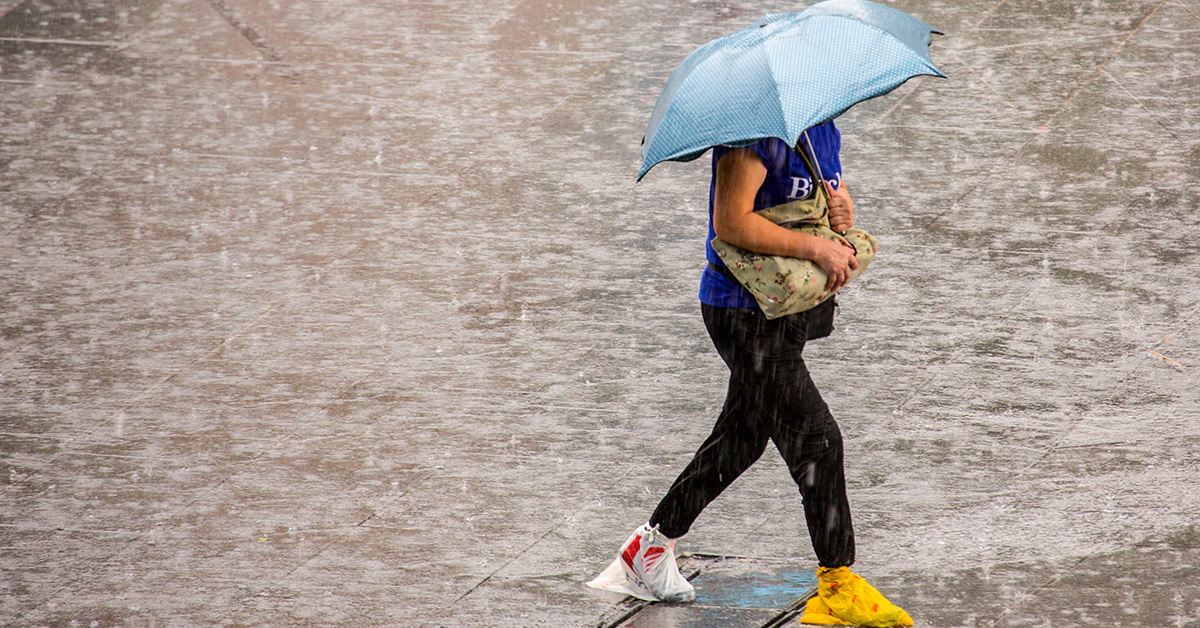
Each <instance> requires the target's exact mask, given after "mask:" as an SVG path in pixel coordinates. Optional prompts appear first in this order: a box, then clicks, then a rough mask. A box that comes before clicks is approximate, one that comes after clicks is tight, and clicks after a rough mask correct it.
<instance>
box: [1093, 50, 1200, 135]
mask: <svg viewBox="0 0 1200 628" xmlns="http://www.w3.org/2000/svg"><path fill="white" fill-rule="evenodd" d="M1100 72H1101V73H1103V74H1104V76H1107V77H1108V80H1110V81H1112V82H1113V84H1115V85H1116V86H1117V87H1120V88H1121V91H1123V92H1125V95H1126V96H1129V98H1131V99H1132V100H1133V102H1135V103H1137V105H1138V106H1139V107H1141V108H1142V111H1145V112H1146V113H1147V114H1148V115H1149V116H1150V117H1151V118H1152V119H1153V120H1154V121H1155V122H1157V123H1158V126H1161V127H1162V128H1163V130H1164V131H1166V132H1167V134H1168V135H1170V136H1171V138H1172V139H1174V140H1175V141H1176V142H1178V143H1179V145H1180V146H1181V147H1183V148H1188V145H1187V144H1186V143H1185V142H1184V141H1183V140H1181V139H1179V136H1178V135H1175V132H1174V131H1172V130H1171V129H1170V128H1169V127H1167V125H1166V124H1164V123H1163V121H1162V119H1161V118H1159V117H1158V116H1156V115H1154V112H1153V111H1150V108H1149V107H1147V106H1146V105H1145V103H1143V102H1142V101H1141V99H1140V98H1138V97H1137V96H1134V95H1133V92H1131V91H1129V89H1128V88H1127V87H1125V85H1123V84H1122V83H1121V82H1120V81H1118V80H1117V79H1116V77H1114V76H1113V75H1112V74H1110V73H1109V71H1108V70H1106V69H1104V68H1100Z"/></svg>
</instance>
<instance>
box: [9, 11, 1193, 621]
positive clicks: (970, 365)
mask: <svg viewBox="0 0 1200 628" xmlns="http://www.w3.org/2000/svg"><path fill="white" fill-rule="evenodd" d="M801 6H802V5H797V4H790V3H784V2H777V1H768V2H749V1H744V0H734V1H729V2H723V1H710V0H698V1H686V0H685V1H678V0H648V1H645V0H643V1H638V2H633V1H628V0H625V1H622V0H592V1H589V2H576V1H566V2H552V1H549V0H521V1H518V0H506V1H503V2H491V1H488V2H484V1H479V0H467V1H462V2H405V1H402V2H400V3H395V2H382V1H378V0H351V1H346V2H332V1H316V2H291V1H284V0H278V1H262V2H253V1H249V0H203V1H202V0H186V1H185V0H125V1H119V0H112V1H102V0H56V1H51V0H36V1H35V0H25V1H22V0H0V112H2V113H0V115H2V119H3V124H0V164H2V165H3V176H2V177H0V218H2V220H3V224H4V225H5V228H4V229H3V230H0V259H2V262H0V443H2V447H0V451H2V453H0V478H2V481H3V484H2V486H3V501H2V502H0V503H2V504H3V506H2V507H0V625H3V626H14V627H15V626H22V627H24V626H75V625H78V626H198V625H220V626H249V625H269V626H301V625H341V626H360V625H379V626H384V625H387V626H470V627H473V628H474V627H483V626H596V625H607V624H612V623H614V622H621V623H623V624H625V625H638V626H653V625H658V626H668V625H669V626H677V627H683V626H730V627H735V626H743V625H745V626H760V625H764V623H765V622H769V621H770V618H772V617H775V616H777V615H778V611H779V610H780V608H781V604H783V602H781V601H780V600H781V599H783V598H786V597H787V595H783V598H778V599H777V598H776V597H772V598H764V597H761V596H759V597H754V596H750V597H748V598H745V599H743V600H742V601H743V602H745V601H746V600H750V602H749V603H745V604H739V603H736V602H737V601H736V600H733V601H731V596H730V595H728V592H729V591H733V590H737V589H735V586H734V585H735V584H737V583H742V584H744V583H745V582H746V579H747V578H750V581H752V582H756V583H758V582H761V581H770V582H776V583H777V582H778V579H779V578H784V579H785V580H786V578H787V577H790V576H787V574H797V573H808V572H811V571H812V570H813V569H815V566H816V565H815V559H814V557H813V555H812V550H811V548H810V547H809V544H808V540H807V535H806V534H805V532H804V520H803V516H802V514H801V509H800V503H799V497H798V495H797V494H796V492H795V489H794V488H793V486H792V485H791V483H790V480H789V479H788V477H787V473H786V469H784V467H783V465H782V463H781V462H780V461H779V460H778V459H777V456H774V454H773V452H771V451H769V452H768V454H767V455H766V456H764V457H763V459H762V461H761V462H760V463H759V464H758V465H757V466H756V467H755V468H753V469H752V470H751V471H750V472H749V473H748V474H747V475H745V476H744V477H743V478H741V479H739V480H738V482H737V483H735V484H734V486H733V487H732V488H731V489H730V490H729V491H728V492H727V493H726V494H725V495H724V496H722V498H721V499H720V500H718V501H717V502H716V503H715V504H714V505H713V506H712V507H710V509H709V510H708V511H706V512H705V514H704V515H703V516H702V517H701V519H700V520H699V521H698V522H697V525H696V526H695V528H694V530H693V532H692V534H690V535H689V536H688V537H686V538H685V539H684V540H683V541H681V543H680V548H679V549H680V550H682V551H684V552H695V553H699V554H701V555H711V556H734V557H742V558H731V559H728V560H725V561H721V560H719V559H713V560H716V562H713V560H708V559H704V560H702V559H701V558H702V557H701V556H697V557H694V558H692V559H689V560H691V561H692V564H693V566H694V567H695V568H696V569H697V570H699V571H700V572H701V575H700V576H698V579H697V585H698V587H699V594H700V599H699V602H698V604H697V605H695V606H691V607H671V606H656V607H650V608H648V609H646V610H644V611H642V612H640V613H638V614H636V615H633V616H631V617H628V618H627V619H624V620H622V617H623V616H624V615H627V614H628V613H627V610H626V609H628V608H629V606H628V604H627V603H626V602H622V601H621V600H620V599H614V598H613V597H611V596H608V595H605V594H601V593H599V592H595V591H592V590H589V589H586V588H585V587H583V585H582V582H583V581H584V580H586V579H588V578H590V577H591V576H593V575H594V574H595V573H596V572H598V571H599V570H600V569H601V568H603V567H604V566H605V565H606V564H607V562H608V561H609V560H610V559H611V555H612V553H613V552H614V551H615V549H616V547H617V545H618V544H619V543H620V542H621V541H622V540H624V538H625V537H626V535H627V534H628V533H629V531H630V530H631V529H633V528H634V527H635V526H636V525H638V524H639V523H641V522H643V521H644V520H645V518H646V517H647V516H648V514H649V512H650V511H651V510H652V509H653V507H654V505H655V503H656V502H657V499H658V497H659V495H660V494H661V493H662V491H664V490H665V489H666V487H667V485H668V483H669V482H670V481H671V480H673V479H674V477H675V474H676V473H677V472H678V470H679V469H680V468H681V467H682V465H683V464H684V463H685V462H686V460H687V459H688V457H689V456H690V454H691V452H692V451H693V450H694V449H695V447H696V446H697V445H698V444H699V443H700V441H701V440H702V439H703V438H704V436H705V435H706V434H707V430H708V428H709V427H710V426H711V422H712V420H713V418H714V417H715V414H716V411H717V409H718V408H719V406H720V403H721V401H722V398H723V392H724V381H725V372H724V370H723V366H722V365H721V363H720V361H719V359H718V358H717V357H716V355H715V352H714V351H713V350H712V349H711V347H710V345H709V341H708V339H707V337H706V335H705V333H704V330H703V325H702V323H701V321H700V317H699V312H698V309H699V308H698V305H697V301H696V297H695V293H696V289H697V285H698V281H699V274H700V270H701V268H702V264H703V253H702V251H703V248H702V247H703V238H704V235H705V228H704V221H705V202H706V191H707V187H706V186H707V172H708V166H707V161H706V160H702V161H699V162H694V163H691V164H666V165H662V166H659V167H657V168H656V169H655V170H654V171H653V172H652V173H651V174H650V175H648V177H647V178H646V179H645V180H644V181H643V182H642V183H640V184H638V185H636V186H635V185H634V184H633V178H634V175H635V174H636V171H637V167H638V165H639V153H638V142H639V140H640V138H641V133H642V130H643V129H644V125H645V123H646V120H647V118H648V116H649V113H650V109H651V107H652V106H653V104H654V99H655V98H656V97H657V95H658V90H659V88H660V87H661V85H662V83H663V81H664V80H665V79H666V77H667V75H668V74H669V73H670V71H671V70H672V69H673V68H674V66H675V65H676V64H677V63H678V61H679V60H680V59H682V57H683V56H684V55H686V53H687V52H689V51H690V50H692V49H693V48H695V47H696V46H698V45H700V44H701V43H703V42H705V41H707V40H709V39H711V38H713V37H716V36H719V35H721V34H724V33H726V32H730V31H732V30H736V29H738V28H741V27H742V26H744V25H745V24H747V23H749V22H750V21H752V20H754V19H757V18H758V17H760V16H761V14H763V13H766V12H774V11H784V10H795V9H798V8H800V7H801ZM893 6H896V7H898V8H901V9H904V10H906V11H909V12H911V13H914V14H915V15H917V16H919V17H921V18H923V19H925V20H926V21H928V22H929V23H931V24H933V25H934V26H936V27H938V28H940V29H941V30H943V31H945V32H946V33H947V35H946V36H945V37H942V38H938V39H936V40H935V42H934V47H933V58H934V60H935V61H936V62H937V63H938V64H939V65H940V67H941V68H942V69H943V70H944V71H945V72H946V73H947V74H948V75H949V76H950V78H949V79H948V80H933V79H917V80H914V81H912V82H910V83H909V84H908V85H905V86H904V87H902V88H900V89H899V90H897V91H896V92H894V93H893V94H891V95H889V96H887V97H884V98H882V99H878V100H875V101H870V102H867V103H863V104H861V105H859V106H858V107H856V108H854V109H852V110H851V111H850V112H849V113H847V114H846V115H845V116H843V118H841V119H840V121H839V125H840V126H841V128H842V130H843V134H844V136H845V150H844V154H843V161H844V164H845V172H846V176H847V181H848V182H849V183H850V185H851V189H852V190H853V191H854V194H855V198H856V202H857V208H858V211H857V218H858V223H859V226H862V227H864V228H866V229H868V230H870V231H871V232H872V233H874V234H876V235H877V236H878V237H879V238H880V240H881V244H882V250H881V253H880V256H879V257H878V258H877V259H876V261H875V262H874V263H873V265H872V267H871V269H870V270H869V271H868V272H867V273H866V274H865V275H864V276H863V277H862V278H861V279H860V280H859V281H857V282H856V284H855V285H852V286H850V287H849V288H847V290H846V291H845V294H844V295H843V296H842V300H841V301H842V308H841V312H840V314H839V319H838V327H839V329H838V331H837V332H835V334H834V336H833V337H831V338H829V339H827V340H823V341H821V342H818V343H814V344H813V345H812V346H811V347H810V349H809V351H808V355H809V356H810V357H809V361H810V367H811V368H812V369H813V370H814V371H815V373H816V375H815V377H816V379H817V383H818V385H819V386H820V387H821V389H822V391H823V393H824V396H825V398H826V399H827V400H828V401H829V403H830V405H831V407H832V409H833V412H834V414H835V416H837V417H838V418H839V421H840V422H841V425H842V429H843V432H844V433H845V435H846V438H847V473H848V479H849V482H850V490H851V501H852V505H853V507H854V514H855V523H856V531H857V535H858V539H859V562H858V564H857V567H858V570H859V571H860V572H861V573H863V574H864V575H865V576H867V577H868V579H870V580H872V581H873V582H874V583H875V584H876V585H877V586H878V587H879V588H880V589H881V590H883V591H884V592H885V593H886V594H888V595H889V596H890V597H892V598H893V599H894V600H895V601H896V602H897V603H899V604H901V605H902V606H905V607H906V608H907V609H908V610H909V611H910V612H911V613H912V615H913V616H914V618H915V619H916V621H917V624H918V625H919V626H937V627H942V626H947V627H948V626H1091V625H1128V626H1134V625H1136V626H1190V627H1193V628H1194V627H1196V626H1200V530H1198V529H1197V527H1196V524H1197V519H1198V515H1200V490H1197V488H1196V477H1197V472H1198V471H1200V410H1198V407H1200V405H1198V401H1200V399H1198V397H1200V392H1198V386H1197V384H1198V381H1197V372H1198V367H1200V345H1198V340H1200V328H1198V327H1197V325H1196V322H1197V317H1198V314H1200V290H1197V288H1196V277H1197V276H1198V275H1200V258H1198V257H1197V256H1196V252H1195V246H1194V242H1195V241H1196V239H1197V238H1200V212H1198V211H1197V210H1198V209H1200V207H1198V204H1200V203H1198V201H1200V188H1198V187H1197V185H1196V184H1195V181H1196V180H1197V178H1198V176H1200V2H1197V0H1095V1H1066V0H1056V1H1053V2H1039V1H1034V0H991V1H983V0H967V1H965V2H959V3H949V2H941V1H936V0H896V2H894V3H893ZM731 561H732V562H731ZM733 563H736V565H737V569H735V570H733V571H729V570H728V569H727V567H728V565H729V564H733ZM720 565H725V567H721V566H720ZM706 569H707V572H706V571H705V570H706ZM772 578H774V580H772ZM764 579H765V580H764ZM789 582H795V583H796V591H795V595H796V596H799V595H801V594H802V593H804V588H805V586H807V585H806V584H805V583H803V582H801V581H799V580H792V581H789ZM756 586H757V585H756ZM734 597H736V596H734ZM751 598H753V599H751ZM747 606H749V608H746V607H747Z"/></svg>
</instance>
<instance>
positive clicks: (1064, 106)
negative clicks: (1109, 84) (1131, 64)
mask: <svg viewBox="0 0 1200 628" xmlns="http://www.w3.org/2000/svg"><path fill="white" fill-rule="evenodd" d="M1167 2H1168V0H1159V3H1158V4H1157V5H1155V6H1154V8H1153V9H1151V11H1150V12H1149V13H1147V14H1146V16H1145V17H1143V18H1142V21H1141V22H1138V25H1137V26H1136V27H1135V28H1134V29H1133V30H1132V31H1129V34H1128V35H1126V36H1125V39H1122V40H1121V43H1119V44H1117V49H1116V50H1113V51H1112V54H1110V55H1109V56H1108V58H1107V59H1105V60H1104V61H1103V62H1101V63H1100V65H1099V67H1097V68H1096V69H1095V70H1092V72H1091V73H1090V74H1089V75H1088V78H1087V80H1085V81H1084V82H1083V84H1082V85H1080V86H1078V87H1076V88H1075V91H1073V92H1071V95H1070V96H1067V99H1066V100H1065V101H1063V103H1062V105H1060V106H1059V108H1058V111H1055V112H1054V113H1052V114H1050V117H1049V118H1047V119H1046V121H1045V122H1044V123H1042V126H1044V127H1049V126H1051V125H1053V124H1054V120H1055V119H1057V118H1058V116H1059V115H1060V114H1062V112H1064V111H1066V109H1067V107H1068V106H1070V104H1071V102H1072V101H1074V100H1075V97H1076V96H1078V95H1079V94H1080V93H1081V92H1083V90H1085V89H1087V88H1088V86H1089V85H1091V84H1092V81H1094V80H1096V76H1097V75H1099V74H1100V73H1101V72H1103V71H1104V68H1105V66H1107V65H1108V64H1109V62H1111V61H1112V60H1113V59H1116V58H1117V56H1119V55H1120V54H1121V50H1123V49H1124V48H1125V44H1128V43H1129V40H1131V39H1133V36H1134V35H1137V34H1138V33H1139V32H1141V30H1142V28H1143V27H1145V26H1146V22H1149V21H1150V18H1152V17H1154V15H1155V14H1156V13H1158V10H1159V9H1161V8H1163V6H1164V5H1165V4H1167Z"/></svg>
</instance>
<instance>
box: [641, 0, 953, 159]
mask: <svg viewBox="0 0 1200 628" xmlns="http://www.w3.org/2000/svg"><path fill="white" fill-rule="evenodd" d="M933 32H935V31H934V30H933V29H932V28H931V27H930V26H929V25H928V24H925V23H924V22H922V21H920V20H918V19H917V18H915V17H913V16H911V15H908V14H907V13H904V12H902V11H898V10H896V9H892V8H891V7H886V6H883V5H879V4H876V3H874V2H869V1H868V0H829V1H828V2H822V3H820V4H816V5H813V6H812V7H810V8H808V9H806V10H805V11H801V12H799V13H780V14H770V15H767V16H765V17H764V18H763V19H761V20H759V21H758V22H755V23H754V24H751V25H750V26H748V27H746V28H745V29H743V30H741V31H738V32H736V33H733V34H730V35H727V36H725V37H722V38H720V39H716V40H713V41H711V42H709V43H708V44H705V45H704V46H702V47H700V48H699V49H697V50H696V51H695V52H693V53H692V54H691V55H689V56H688V57H687V58H686V59H684V60H683V62H682V63H680V65H679V67H678V68H676V70H675V72H673V73H672V74H671V77H670V78H669V79H668V80H667V84H666V86H665V87H664V88H663V92H662V94H661V95H660V96H659V99H658V102H657V104H656V105H655V107H654V111H653V113H652V114H651V116H650V124H649V126H648V128H647V130H646V137H645V144H644V146H643V148H642V156H643V163H642V168H641V171H640V172H639V173H638V179H639V180H640V179H641V178H642V177H643V176H644V175H645V174H646V172H647V171H649V170H650V168H651V167H652V166H654V164H656V163H659V162H661V161H667V160H675V161H687V160H690V159H695V158H696V157H699V156H700V155H702V154H704V153H705V152H706V151H707V150H708V149H709V148H711V147H713V146H718V145H723V144H729V145H738V144H745V143H750V142H753V141H756V140H758V139H761V138H764V137H779V138H782V139H784V140H785V141H787V142H789V143H791V144H795V143H796V141H797V140H798V138H799V137H800V134H801V133H802V132H803V131H804V129H806V128H808V127H811V126H813V125H816V124H820V123H822V122H826V121H829V120H832V119H833V118H836V117H837V116H839V115H841V114H842V113H843V112H845V111H846V110H847V109H849V108H850V107H851V106H853V105H854V104H855V103H858V102H862V101H864V100H867V99H870V98H874V97H876V96H881V95H883V94H886V93H888V92H890V91H892V90H893V89H895V88H896V87H898V86H900V85H901V84H903V83H904V82H905V81H907V80H908V79H910V78H912V77H914V76H919V75H932V76H944V75H943V74H942V73H941V71H940V70H938V69H937V67H936V66H935V65H934V64H933V62H932V61H931V60H930V57H929V50H928V47H929V41H930V38H931V34H932V33H933ZM913 42H919V45H918V48H916V49H914V48H913V47H912V45H913Z"/></svg>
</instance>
